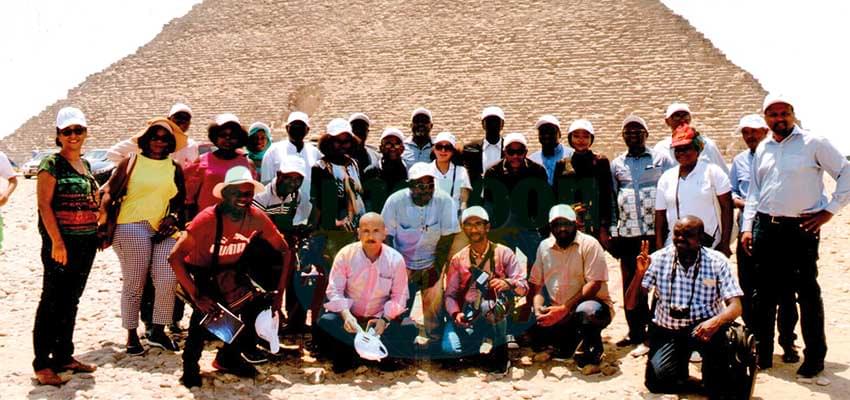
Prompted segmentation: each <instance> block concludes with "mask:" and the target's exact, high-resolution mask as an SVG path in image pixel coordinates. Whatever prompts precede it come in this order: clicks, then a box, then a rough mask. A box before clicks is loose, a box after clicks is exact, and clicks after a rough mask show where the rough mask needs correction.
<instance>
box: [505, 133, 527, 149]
mask: <svg viewBox="0 0 850 400" xmlns="http://www.w3.org/2000/svg"><path fill="white" fill-rule="evenodd" d="M504 140H505V147H508V146H509V145H510V144H511V143H519V144H521V145H523V146H525V147H526V148H527V147H528V140H527V139H526V138H525V135H523V134H521V133H519V132H511V133H509V134H507V135H505V139H504Z"/></svg>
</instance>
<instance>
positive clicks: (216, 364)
mask: <svg viewBox="0 0 850 400" xmlns="http://www.w3.org/2000/svg"><path fill="white" fill-rule="evenodd" d="M212 367H213V368H215V369H216V370H218V371H219V372H224V373H226V374H233V375H236V376H241V377H243V378H253V377H255V376H257V368H255V367H254V366H253V365H251V364H248V363H247V362H246V361H245V360H243V359H242V358H241V357H240V358H237V359H236V360H235V361H234V362H233V363H229V362H223V361H222V360H220V359H219V358H218V357H216V358H215V360H213V362H212Z"/></svg>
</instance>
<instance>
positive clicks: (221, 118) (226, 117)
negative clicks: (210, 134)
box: [215, 113, 242, 126]
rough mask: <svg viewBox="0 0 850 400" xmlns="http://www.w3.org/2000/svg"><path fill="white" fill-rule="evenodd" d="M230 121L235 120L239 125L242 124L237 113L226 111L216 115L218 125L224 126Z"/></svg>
mask: <svg viewBox="0 0 850 400" xmlns="http://www.w3.org/2000/svg"><path fill="white" fill-rule="evenodd" d="M228 122H235V123H237V124H239V125H242V123H240V122H239V118H238V117H237V116H236V115H235V114H232V113H224V114H218V115H216V116H215V124H216V125H218V126H222V125H224V124H226V123H228Z"/></svg>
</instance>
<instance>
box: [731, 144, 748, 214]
mask: <svg viewBox="0 0 850 400" xmlns="http://www.w3.org/2000/svg"><path fill="white" fill-rule="evenodd" d="M739 160H740V155H739V156H738V157H735V158H734V159H733V160H732V169H730V170H729V184H730V185H732V203H733V205H734V206H735V208H738V209H741V210H743V209H744V205H746V204H747V201H746V199H745V195H744V194H743V193H742V190H743V189H744V188H743V187H742V186H741V179H740V177H739V175H740V174H741V166H740V161H739Z"/></svg>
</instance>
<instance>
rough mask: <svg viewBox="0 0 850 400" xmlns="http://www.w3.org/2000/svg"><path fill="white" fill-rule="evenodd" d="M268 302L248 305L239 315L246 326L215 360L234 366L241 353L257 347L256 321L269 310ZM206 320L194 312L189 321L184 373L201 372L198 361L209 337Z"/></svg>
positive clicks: (255, 302) (223, 346) (260, 301)
mask: <svg viewBox="0 0 850 400" xmlns="http://www.w3.org/2000/svg"><path fill="white" fill-rule="evenodd" d="M268 307H269V304H268V302H267V301H262V300H255V301H252V302H251V303H248V304H246V305H245V306H244V307H243V308H242V309H241V310H239V312H238V313H234V314H236V315H238V316H239V319H241V320H242V323H244V324H245V326H244V327H243V328H242V331H241V332H239V335H237V336H236V338H235V339H233V342H232V343H230V344H227V343H225V344H224V345H222V346H221V348H219V350H218V354H216V356H215V358H216V360H218V361H219V362H221V363H223V364H228V365H233V364H234V363H237V362H238V361H239V357H240V353H241V352H242V351H243V350H248V349H251V348H254V347H256V345H257V332H256V331H255V329H254V321H255V320H256V319H257V315H258V314H259V313H260V312H261V311H263V310H264V309H266V308H268ZM203 318H204V313H202V312H200V311H198V310H194V311H193V312H192V318H191V319H190V321H189V336H188V337H187V338H186V345H185V346H184V347H183V373H184V374H190V375H191V374H197V373H199V372H200V366H199V365H198V360H200V359H201V353H202V352H203V351H204V343H205V342H206V338H207V336H208V331H207V330H206V328H204V327H203V326H201V320H202V319H203Z"/></svg>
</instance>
